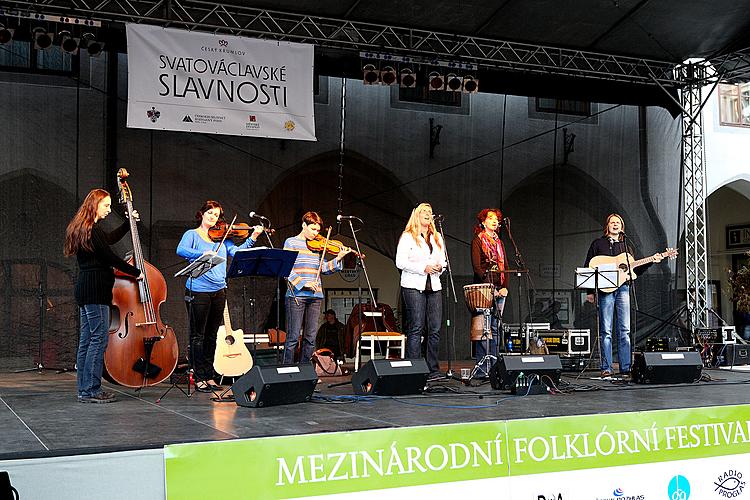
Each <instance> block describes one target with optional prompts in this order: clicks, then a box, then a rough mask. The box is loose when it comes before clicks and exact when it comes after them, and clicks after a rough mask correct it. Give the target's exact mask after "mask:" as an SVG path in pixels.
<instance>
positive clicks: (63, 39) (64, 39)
mask: <svg viewBox="0 0 750 500" xmlns="http://www.w3.org/2000/svg"><path fill="white" fill-rule="evenodd" d="M57 36H58V37H59V38H60V47H61V48H62V49H63V50H64V51H65V52H67V53H68V54H72V55H75V54H78V38H73V35H72V34H71V33H70V31H61V32H60V33H58V34H57Z"/></svg>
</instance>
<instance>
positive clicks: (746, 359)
mask: <svg viewBox="0 0 750 500" xmlns="http://www.w3.org/2000/svg"><path fill="white" fill-rule="evenodd" d="M719 347H723V348H724V355H723V356H722V357H723V360H722V363H721V364H722V365H724V366H739V365H747V364H750V345H747V344H724V345H723V346H719Z"/></svg>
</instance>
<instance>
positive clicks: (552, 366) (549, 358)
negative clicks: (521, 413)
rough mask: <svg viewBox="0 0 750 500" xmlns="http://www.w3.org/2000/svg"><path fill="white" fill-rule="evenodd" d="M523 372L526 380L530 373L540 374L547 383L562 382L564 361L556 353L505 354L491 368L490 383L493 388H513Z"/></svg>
mask: <svg viewBox="0 0 750 500" xmlns="http://www.w3.org/2000/svg"><path fill="white" fill-rule="evenodd" d="M521 373H523V374H524V377H525V379H526V380H528V379H529V375H534V374H536V375H538V376H539V378H540V379H541V380H542V382H544V383H545V384H546V385H548V386H549V385H550V384H551V383H552V382H554V383H555V385H557V384H559V383H560V373H562V363H560V356H558V355H556V354H545V355H539V356H536V355H521V356H513V355H505V356H500V359H498V360H497V363H495V364H494V365H493V366H492V369H491V370H490V384H491V385H492V388H493V389H500V390H509V389H510V390H511V391H513V390H514V389H515V387H516V384H515V382H516V379H518V376H519V375H520V374H521Z"/></svg>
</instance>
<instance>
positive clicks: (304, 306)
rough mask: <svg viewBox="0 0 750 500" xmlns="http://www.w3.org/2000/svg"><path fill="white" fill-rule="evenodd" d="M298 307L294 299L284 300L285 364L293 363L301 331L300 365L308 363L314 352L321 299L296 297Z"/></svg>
mask: <svg viewBox="0 0 750 500" xmlns="http://www.w3.org/2000/svg"><path fill="white" fill-rule="evenodd" d="M297 300H298V301H299V305H297V303H296V302H295V301H294V298H292V297H287V298H286V340H285V341H284V358H283V362H284V363H285V364H290V363H294V353H295V352H297V344H299V333H300V330H302V349H301V350H300V354H299V362H300V363H309V362H310V358H312V355H313V352H315V335H317V333H318V320H320V306H321V304H322V303H323V299H319V298H309V297H308V298H302V297H298V298H297Z"/></svg>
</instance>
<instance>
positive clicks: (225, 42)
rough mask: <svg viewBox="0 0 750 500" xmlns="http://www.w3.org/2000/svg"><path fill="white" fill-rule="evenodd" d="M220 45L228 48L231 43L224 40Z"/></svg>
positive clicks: (220, 41)
mask: <svg viewBox="0 0 750 500" xmlns="http://www.w3.org/2000/svg"><path fill="white" fill-rule="evenodd" d="M219 45H220V46H221V47H228V46H229V42H227V41H226V40H223V39H222V40H219Z"/></svg>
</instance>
